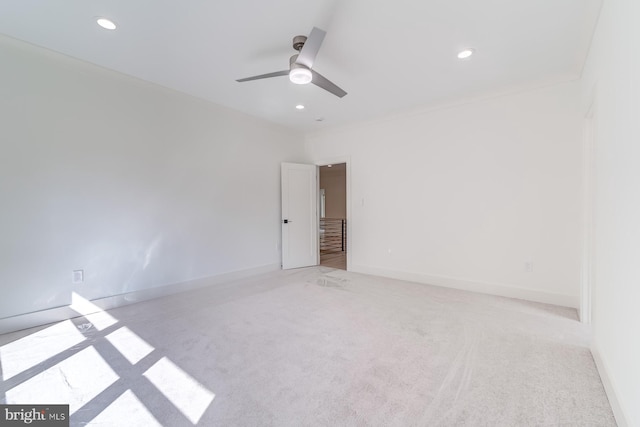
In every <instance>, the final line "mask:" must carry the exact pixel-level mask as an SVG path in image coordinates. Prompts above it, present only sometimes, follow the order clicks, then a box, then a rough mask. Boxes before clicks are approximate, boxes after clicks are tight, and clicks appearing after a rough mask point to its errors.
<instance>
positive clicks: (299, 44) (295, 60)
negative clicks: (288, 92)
mask: <svg viewBox="0 0 640 427" xmlns="http://www.w3.org/2000/svg"><path fill="white" fill-rule="evenodd" d="M326 34H327V33H326V32H325V31H323V30H321V29H320V28H316V27H313V29H312V30H311V34H309V37H307V36H295V37H294V38H293V48H294V49H295V50H297V51H298V52H299V53H298V54H297V55H293V56H292V57H291V58H290V59H289V69H288V70H283V71H276V72H274V73H268V74H261V75H259V76H253V77H246V78H244V79H238V80H236V81H237V82H241V83H242V82H248V81H252V80H261V79H268V78H271V77H280V76H287V75H288V76H289V80H290V81H291V82H292V83H295V84H299V85H304V84H308V83H313V84H314V85H316V86H318V87H320V88H322V89H324V90H326V91H327V92H331V93H332V94H334V95H335V96H337V97H339V98H342V97H343V96H345V95H346V94H347V92H345V91H344V90H342V89H340V88H339V87H338V86H336V85H335V84H334V83H332V82H331V81H329V80H328V79H327V78H326V77H324V76H322V75H321V74H320V73H318V72H317V71H314V70H313V62H314V61H315V59H316V55H318V51H319V50H320V46H322V41H323V40H324V36H325V35H326Z"/></svg>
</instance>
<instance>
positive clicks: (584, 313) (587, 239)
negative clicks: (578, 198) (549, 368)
mask: <svg viewBox="0 0 640 427" xmlns="http://www.w3.org/2000/svg"><path fill="white" fill-rule="evenodd" d="M594 94H595V87H594V89H593V91H592V96H591V102H590V103H589V104H588V108H587V111H586V114H585V116H584V134H583V143H582V150H583V151H582V158H583V163H582V215H583V219H582V265H581V272H580V321H581V322H582V323H585V324H591V321H592V313H593V293H594V287H595V277H596V274H595V256H596V254H595V206H596V190H595V182H596V165H595V154H596V152H595V151H596V142H597V141H596V114H597V112H596V100H595V95H594Z"/></svg>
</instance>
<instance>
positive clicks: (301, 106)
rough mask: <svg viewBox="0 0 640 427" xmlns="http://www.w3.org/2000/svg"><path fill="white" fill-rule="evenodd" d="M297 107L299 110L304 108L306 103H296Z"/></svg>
mask: <svg viewBox="0 0 640 427" xmlns="http://www.w3.org/2000/svg"><path fill="white" fill-rule="evenodd" d="M296 109H298V110H304V105H302V104H298V105H296Z"/></svg>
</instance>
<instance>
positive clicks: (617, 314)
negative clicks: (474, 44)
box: [583, 0, 640, 426]
mask: <svg viewBox="0 0 640 427" xmlns="http://www.w3.org/2000/svg"><path fill="white" fill-rule="evenodd" d="M638 22H640V2H638V1H637V0H612V1H605V2H604V6H603V9H602V12H601V16H600V20H599V23H598V28H597V31H596V34H595V37H594V40H593V43H592V47H591V52H590V55H589V58H588V61H587V65H586V67H585V70H584V75H583V94H584V106H583V109H584V110H585V111H586V110H587V108H588V106H589V105H590V104H591V103H593V105H594V111H595V117H594V121H595V128H596V142H595V144H596V146H595V159H596V161H595V168H596V185H595V200H596V203H595V284H594V295H593V297H594V302H593V312H592V318H593V320H592V322H593V332H594V343H593V353H594V356H595V358H596V361H597V362H598V367H599V369H600V374H601V376H602V377H603V382H604V383H605V386H606V387H607V391H608V393H609V400H610V401H611V403H612V406H613V408H614V412H615V414H616V418H617V419H618V424H619V425H620V426H624V425H630V426H640V364H639V363H640V310H639V309H638V304H639V302H640V269H639V268H638V266H639V265H640V62H639V61H640V59H639V57H640V47H639V45H638V41H640V26H638ZM625 418H626V420H625Z"/></svg>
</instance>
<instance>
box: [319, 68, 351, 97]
mask: <svg viewBox="0 0 640 427" xmlns="http://www.w3.org/2000/svg"><path fill="white" fill-rule="evenodd" d="M311 75H312V76H313V79H312V80H311V83H313V84H314V85H316V86H318V87H321V88H322V89H324V90H326V91H328V92H331V93H332V94H334V95H335V96H337V97H338V98H342V97H343V96H345V95H346V94H347V92H345V91H344V90H342V89H340V88H339V87H338V86H336V85H335V84H334V83H332V82H330V81H329V80H328V79H327V78H326V77H324V76H322V75H321V74H320V73H317V72H315V71H313V70H311Z"/></svg>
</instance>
